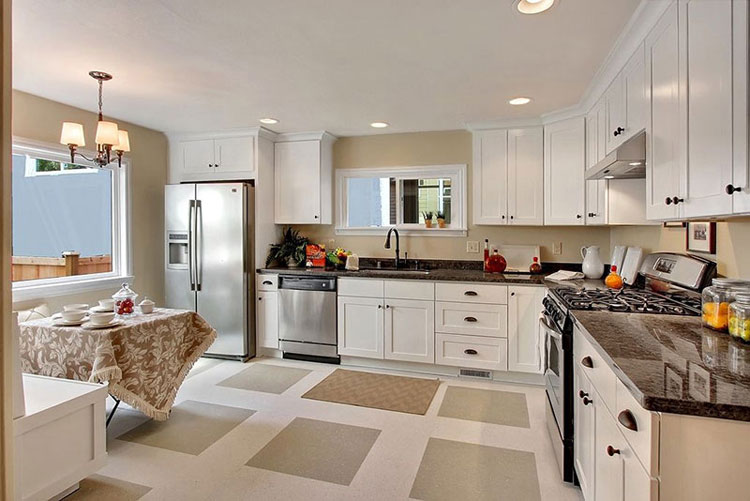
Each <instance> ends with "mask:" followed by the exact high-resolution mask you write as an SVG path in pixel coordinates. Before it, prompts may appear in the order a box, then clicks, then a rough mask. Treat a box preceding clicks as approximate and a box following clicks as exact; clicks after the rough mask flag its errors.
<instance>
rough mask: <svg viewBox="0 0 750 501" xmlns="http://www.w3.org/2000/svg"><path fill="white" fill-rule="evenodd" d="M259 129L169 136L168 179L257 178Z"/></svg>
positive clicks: (186, 180)
mask: <svg viewBox="0 0 750 501" xmlns="http://www.w3.org/2000/svg"><path fill="white" fill-rule="evenodd" d="M264 132H265V133H267V134H269V135H270V136H271V137H272V136H274V135H275V134H273V133H272V132H270V131H265V130H264ZM260 133H261V132H260V129H259V128H256V129H248V131H247V133H246V134H239V135H237V134H232V135H228V134H227V133H221V132H218V133H214V134H212V133H205V134H189V135H181V136H170V166H169V170H170V172H169V182H170V183H173V184H176V183H181V182H190V181H237V180H248V179H255V173H256V155H255V148H256V144H257V142H256V140H257V138H258V134H260Z"/></svg>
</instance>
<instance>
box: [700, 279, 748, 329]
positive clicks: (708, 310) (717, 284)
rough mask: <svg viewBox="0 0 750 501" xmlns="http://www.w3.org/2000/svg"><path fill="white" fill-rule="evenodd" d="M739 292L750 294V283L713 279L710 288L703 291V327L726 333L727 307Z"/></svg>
mask: <svg viewBox="0 0 750 501" xmlns="http://www.w3.org/2000/svg"><path fill="white" fill-rule="evenodd" d="M739 292H746V293H750V282H748V281H746V280H738V279H734V278H714V279H713V281H712V282H711V286H710V287H706V288H705V289H703V298H702V299H703V301H702V303H703V308H702V310H703V314H702V319H703V325H704V326H706V327H710V328H712V329H714V330H717V331H721V332H727V330H728V328H729V306H730V305H731V304H732V303H734V301H735V297H736V295H737V293H739Z"/></svg>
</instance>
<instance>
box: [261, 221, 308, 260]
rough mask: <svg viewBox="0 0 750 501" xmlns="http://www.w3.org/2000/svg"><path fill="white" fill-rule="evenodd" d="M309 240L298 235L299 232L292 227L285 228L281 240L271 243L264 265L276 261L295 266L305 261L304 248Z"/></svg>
mask: <svg viewBox="0 0 750 501" xmlns="http://www.w3.org/2000/svg"><path fill="white" fill-rule="evenodd" d="M308 243H309V240H308V239H307V237H303V236H302V235H300V232H299V231H297V230H295V229H294V228H292V227H291V226H290V227H289V228H286V229H285V230H284V232H283V234H282V238H281V242H279V243H276V244H271V248H270V249H269V251H268V257H267V258H266V266H270V265H271V263H273V262H276V263H277V264H278V265H280V266H283V265H286V266H288V267H290V268H291V267H296V266H299V265H300V264H302V263H304V262H305V250H306V247H307V244H308Z"/></svg>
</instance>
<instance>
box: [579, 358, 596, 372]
mask: <svg viewBox="0 0 750 501" xmlns="http://www.w3.org/2000/svg"><path fill="white" fill-rule="evenodd" d="M581 365H582V366H584V367H586V368H588V369H593V368H594V361H593V360H591V357H589V356H586V357H583V358H582V359H581Z"/></svg>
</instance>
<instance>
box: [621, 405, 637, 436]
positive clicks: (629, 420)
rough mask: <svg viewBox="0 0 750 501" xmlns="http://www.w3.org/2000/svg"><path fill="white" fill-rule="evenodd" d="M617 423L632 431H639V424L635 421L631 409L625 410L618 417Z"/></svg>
mask: <svg viewBox="0 0 750 501" xmlns="http://www.w3.org/2000/svg"><path fill="white" fill-rule="evenodd" d="M617 421H619V422H620V424H621V425H623V426H624V427H625V428H627V429H628V430H630V431H638V423H637V422H636V421H635V416H634V415H633V413H632V412H630V410H629V409H625V410H624V411H622V412H621V413H619V414H618V415H617Z"/></svg>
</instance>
